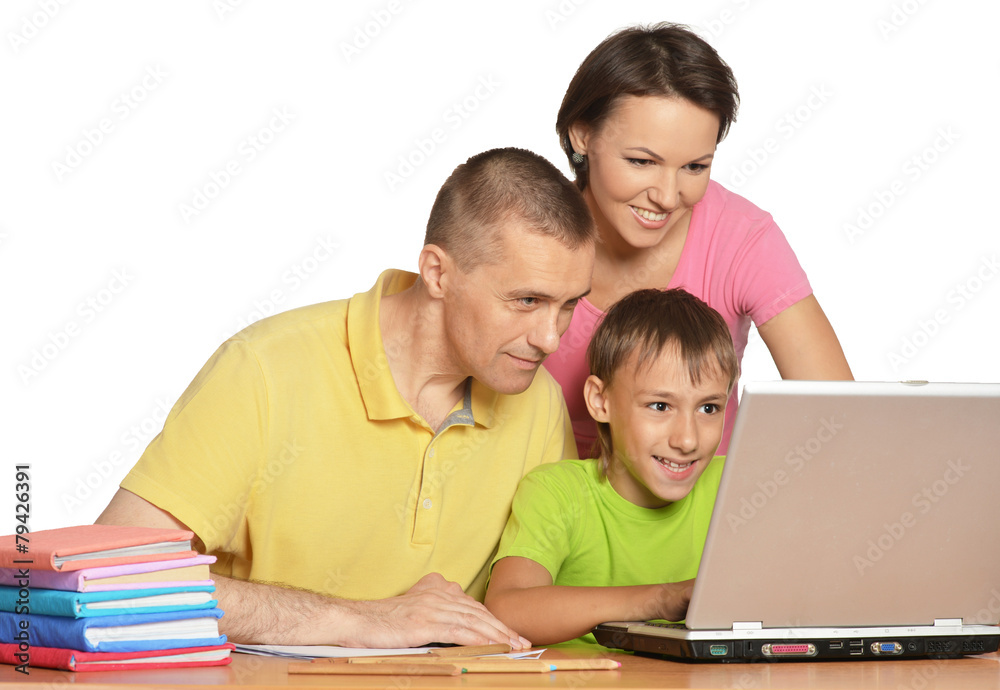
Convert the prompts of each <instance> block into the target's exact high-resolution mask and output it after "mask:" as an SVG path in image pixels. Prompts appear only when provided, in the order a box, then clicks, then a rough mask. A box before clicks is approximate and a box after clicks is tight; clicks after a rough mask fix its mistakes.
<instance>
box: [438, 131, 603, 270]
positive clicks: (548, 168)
mask: <svg viewBox="0 0 1000 690" xmlns="http://www.w3.org/2000/svg"><path fill="white" fill-rule="evenodd" d="M505 223H521V224H523V227H526V228H527V229H529V230H532V231H535V232H538V233H539V234H542V235H546V236H548V237H553V238H555V239H557V240H559V241H560V242H562V243H563V244H564V245H565V246H567V247H569V248H570V249H577V248H578V247H581V246H583V245H585V244H587V243H589V242H593V241H594V240H595V238H596V228H595V225H594V220H593V218H592V216H591V215H590V209H589V208H587V203H586V202H585V201H584V199H583V196H582V195H581V194H580V192H579V190H577V188H576V186H575V185H574V184H573V183H572V182H570V181H569V180H567V179H566V177H565V176H564V175H563V174H562V173H561V172H559V170H558V169H557V168H556V167H555V166H554V165H552V164H551V163H549V162H548V161H547V160H545V159H544V158H542V157H541V156H539V155H538V154H536V153H532V152H531V151H526V150H524V149H518V148H503V149H492V150H490V151H485V152H483V153H480V154H477V155H475V156H473V157H472V158H470V159H469V160H467V161H466V162H465V163H462V164H461V165H459V166H458V167H457V168H455V171H454V172H453V173H452V174H451V176H449V177H448V179H447V180H446V181H445V183H444V185H443V186H442V187H441V190H440V191H439V192H438V195H437V198H436V199H435V200H434V206H433V207H432V208H431V215H430V218H429V219H428V221H427V234H426V235H425V236H424V244H435V245H437V246H439V247H441V248H442V249H444V250H445V251H446V252H448V255H449V256H451V257H452V259H453V260H454V261H455V263H456V264H457V265H458V267H459V268H460V269H461V270H463V271H469V270H471V269H473V268H475V267H476V266H478V265H480V264H484V263H489V262H494V261H497V260H498V259H499V258H501V257H500V256H499V252H500V250H501V247H502V235H501V234H500V232H499V231H500V230H501V228H502V227H503V225H504V224H505Z"/></svg>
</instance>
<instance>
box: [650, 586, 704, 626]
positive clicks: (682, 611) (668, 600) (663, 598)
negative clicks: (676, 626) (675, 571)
mask: <svg viewBox="0 0 1000 690" xmlns="http://www.w3.org/2000/svg"><path fill="white" fill-rule="evenodd" d="M692 592H694V580H693V579H692V580H684V581H683V582H668V583H667V584H665V585H662V587H661V589H660V593H659V597H658V600H657V602H656V612H655V614H654V615H652V616H650V618H662V619H664V620H668V621H682V620H684V618H686V617H687V609H688V604H690V603H691V593H692Z"/></svg>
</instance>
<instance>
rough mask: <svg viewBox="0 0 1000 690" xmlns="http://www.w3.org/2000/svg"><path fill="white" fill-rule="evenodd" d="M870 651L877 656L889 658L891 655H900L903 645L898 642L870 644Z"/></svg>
mask: <svg viewBox="0 0 1000 690" xmlns="http://www.w3.org/2000/svg"><path fill="white" fill-rule="evenodd" d="M871 650H872V654H876V655H878V656H890V655H893V654H902V653H903V645H901V644H899V643H898V642H872V645H871Z"/></svg>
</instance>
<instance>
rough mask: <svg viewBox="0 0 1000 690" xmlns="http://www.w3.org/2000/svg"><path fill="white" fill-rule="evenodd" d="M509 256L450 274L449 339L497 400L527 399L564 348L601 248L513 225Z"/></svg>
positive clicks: (507, 230)
mask: <svg viewBox="0 0 1000 690" xmlns="http://www.w3.org/2000/svg"><path fill="white" fill-rule="evenodd" d="M500 232H501V238H502V252H501V254H500V256H499V257H497V258H496V259H495V260H493V261H491V262H490V263H486V264H481V265H479V266H476V267H475V268H472V269H471V270H469V271H468V272H463V271H461V270H460V269H457V268H453V270H452V271H450V272H449V274H448V277H447V278H446V282H445V283H444V285H443V286H444V287H445V296H444V318H445V337H446V338H447V340H448V347H449V353H450V356H451V359H452V360H453V362H454V364H455V365H456V366H457V367H458V368H459V370H460V371H461V372H462V373H464V374H465V375H467V376H472V377H473V378H475V379H477V380H478V381H479V382H480V383H482V384H484V385H486V386H488V387H489V388H492V389H493V390H495V391H497V392H498V393H504V394H508V395H511V394H515V393H521V392H523V391H524V390H526V389H527V388H528V386H529V385H531V381H532V379H533V378H534V376H535V372H536V371H537V370H538V367H539V366H541V364H542V360H544V359H545V358H546V357H547V356H548V355H550V354H552V353H553V352H555V350H556V348H557V347H559V337H560V336H561V335H562V334H563V333H564V332H565V331H566V329H567V328H568V327H569V322H570V318H571V317H572V316H573V308H574V307H575V306H576V303H577V302H578V301H579V300H580V298H581V297H583V296H584V295H585V294H587V293H588V292H589V291H590V276H591V273H592V272H593V269H594V246H593V244H589V243H588V244H586V245H584V246H583V247H580V248H578V249H570V248H568V247H566V246H565V245H564V244H562V243H561V242H560V241H559V240H557V239H554V238H551V237H546V236H544V235H540V234H538V233H536V232H532V231H531V230H528V229H525V228H524V227H522V225H521V224H520V223H519V222H516V221H515V222H508V223H506V225H505V226H504V227H503V228H502V229H501V230H500Z"/></svg>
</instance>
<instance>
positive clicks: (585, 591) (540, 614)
mask: <svg viewBox="0 0 1000 690" xmlns="http://www.w3.org/2000/svg"><path fill="white" fill-rule="evenodd" d="M693 588H694V580H687V581H685V582H675V583H667V584H662V585H631V586H627V587H565V586H559V585H553V584H552V576H551V575H550V574H549V571H548V570H546V569H545V567H544V566H542V565H540V564H539V563H536V562H535V561H533V560H531V559H530V558H523V557H521V556H508V557H506V558H501V559H500V560H499V561H497V563H496V565H494V566H493V572H492V574H491V575H490V586H489V589H488V590H487V591H486V605H487V606H488V607H489V609H490V611H492V612H493V613H495V614H496V615H497V617H498V618H499V619H500V620H502V621H504V622H505V623H508V624H509V625H511V626H513V627H514V628H516V629H517V630H519V631H521V632H522V634H525V635H527V636H528V637H529V638H531V640H532V641H534V643H535V644H536V645H547V644H556V643H558V642H565V641H566V640H572V639H574V638H577V637H580V636H581V635H586V634H587V633H588V632H590V631H591V629H592V628H593V627H594V626H595V625H598V624H599V623H605V622H607V621H620V620H650V619H654V618H664V619H666V620H671V621H677V620H683V619H684V616H685V615H686V613H687V607H688V602H690V600H691V591H692V590H693Z"/></svg>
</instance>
